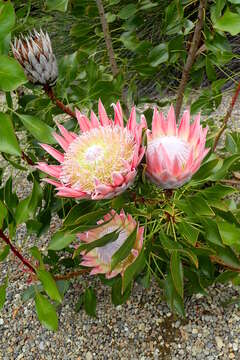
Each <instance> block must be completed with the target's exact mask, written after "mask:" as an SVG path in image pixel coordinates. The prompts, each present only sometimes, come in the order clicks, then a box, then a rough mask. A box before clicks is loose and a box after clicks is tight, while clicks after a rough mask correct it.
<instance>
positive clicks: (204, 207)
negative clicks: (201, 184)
mask: <svg viewBox="0 0 240 360" xmlns="http://www.w3.org/2000/svg"><path fill="white" fill-rule="evenodd" d="M187 202H188V204H189V206H190V208H191V210H192V211H193V212H194V213H195V214H196V215H199V216H201V215H202V216H213V215H214V212H213V211H212V209H211V208H210V206H209V205H208V203H207V201H206V200H205V199H204V198H203V197H202V196H201V195H195V196H192V197H188V198H187Z"/></svg>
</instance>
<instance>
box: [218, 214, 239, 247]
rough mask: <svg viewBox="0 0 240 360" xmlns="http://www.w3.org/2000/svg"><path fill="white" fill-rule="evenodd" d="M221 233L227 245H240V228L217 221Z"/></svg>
mask: <svg viewBox="0 0 240 360" xmlns="http://www.w3.org/2000/svg"><path fill="white" fill-rule="evenodd" d="M217 225H218V229H219V233H220V235H221V238H222V241H223V243H224V244H225V245H230V246H232V245H239V244H240V227H239V228H237V227H236V225H234V224H230V223H228V222H226V221H219V220H218V221H217Z"/></svg>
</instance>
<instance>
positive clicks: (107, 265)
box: [78, 210, 144, 279]
mask: <svg viewBox="0 0 240 360" xmlns="http://www.w3.org/2000/svg"><path fill="white" fill-rule="evenodd" d="M98 224H99V225H100V224H101V225H100V226H98V227H97V228H95V229H92V230H89V231H87V232H85V233H81V234H78V237H79V239H80V240H81V241H82V242H83V243H91V242H93V241H96V240H98V239H101V238H102V237H103V236H105V235H107V234H110V233H113V232H114V231H116V232H117V235H118V237H117V239H116V240H115V241H112V242H109V243H107V244H106V245H104V246H102V247H96V248H95V249H92V250H91V251H89V252H87V251H85V250H84V251H82V253H81V255H82V257H83V261H82V262H81V265H83V266H87V267H91V268H92V270H91V272H90V274H91V275H95V274H105V276H106V278H108V279H109V278H113V277H115V276H117V275H118V274H121V275H123V274H124V272H125V270H126V269H127V267H128V266H129V265H131V264H132V263H133V262H134V261H135V260H136V258H137V257H138V255H139V254H140V252H141V249H142V246H143V232H144V227H139V224H138V223H137V222H136V221H135V220H134V219H133V218H132V216H131V215H129V214H128V215H126V214H125V213H124V211H123V210H122V211H121V212H120V214H117V213H116V212H115V211H114V210H112V211H111V212H110V213H109V214H107V215H105V216H104V220H100V221H99V222H98ZM136 227H137V231H136V240H135V242H134V245H133V248H132V250H131V251H130V253H129V254H128V255H127V257H126V258H125V259H124V260H122V261H121V262H120V263H119V264H118V265H117V266H116V267H115V268H114V269H113V270H111V261H112V257H113V255H114V254H115V253H116V252H117V251H118V250H119V248H120V247H121V246H122V245H123V244H124V242H125V241H126V240H127V238H128V237H129V236H130V235H131V234H132V233H133V231H134V230H135V228H136Z"/></svg>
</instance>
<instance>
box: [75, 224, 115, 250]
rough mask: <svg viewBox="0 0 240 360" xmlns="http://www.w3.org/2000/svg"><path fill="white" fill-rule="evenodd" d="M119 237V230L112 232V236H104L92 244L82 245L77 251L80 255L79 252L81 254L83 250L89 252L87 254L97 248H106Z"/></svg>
mask: <svg viewBox="0 0 240 360" xmlns="http://www.w3.org/2000/svg"><path fill="white" fill-rule="evenodd" d="M118 237H119V230H118V229H117V230H115V231H113V232H111V233H110V234H106V235H104V236H102V237H101V238H100V239H97V240H95V241H92V242H90V243H84V244H81V245H80V246H79V247H78V249H77V253H78V254H79V252H81V251H82V250H87V252H89V251H91V250H92V249H95V248H96V247H102V246H105V245H107V244H109V243H111V242H113V241H116V240H117V239H118Z"/></svg>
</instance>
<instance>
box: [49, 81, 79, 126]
mask: <svg viewBox="0 0 240 360" xmlns="http://www.w3.org/2000/svg"><path fill="white" fill-rule="evenodd" d="M43 89H44V91H45V93H46V94H47V95H48V96H49V98H50V99H51V100H52V102H53V103H54V104H56V105H57V106H58V107H59V108H60V109H61V110H62V111H63V112H65V113H66V114H68V115H70V116H71V117H73V118H75V119H76V118H77V117H76V114H75V112H74V111H72V110H71V109H70V108H69V107H68V106H66V105H64V104H63V103H62V102H61V101H60V100H58V99H57V98H56V96H55V95H54V92H53V89H52V87H51V86H49V85H44V86H43Z"/></svg>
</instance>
